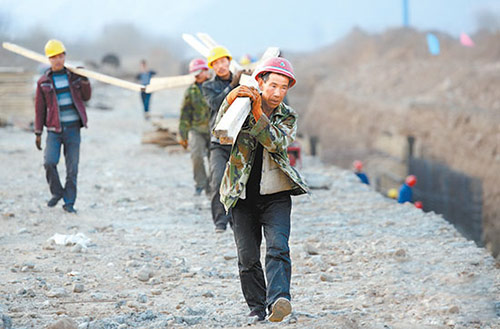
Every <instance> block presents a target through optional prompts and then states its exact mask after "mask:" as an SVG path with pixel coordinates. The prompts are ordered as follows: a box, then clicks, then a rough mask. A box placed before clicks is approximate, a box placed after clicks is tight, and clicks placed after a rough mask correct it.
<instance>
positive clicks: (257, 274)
mask: <svg viewBox="0 0 500 329" xmlns="http://www.w3.org/2000/svg"><path fill="white" fill-rule="evenodd" d="M257 70H258V71H257V73H256V76H255V77H256V79H257V81H258V83H259V88H260V89H261V90H262V95H261V94H260V93H259V92H258V91H257V89H255V88H249V87H246V86H240V87H238V88H236V89H234V90H232V91H231V92H230V93H229V94H228V96H227V97H226V100H225V101H224V103H223V104H222V106H221V108H220V110H219V113H218V115H217V120H216V122H219V121H220V119H221V118H222V117H223V115H224V113H225V112H226V111H227V110H228V109H229V106H230V105H231V104H232V103H233V101H234V100H235V99H236V98H237V97H249V98H250V99H251V100H252V112H251V114H250V115H249V116H248V118H247V119H246V121H245V123H244V124H243V127H242V129H241V131H240V132H239V135H238V137H237V139H236V142H235V143H234V145H233V147H232V149H231V156H230V160H229V164H228V166H227V167H226V170H225V172H224V177H223V179H222V184H221V188H220V193H221V201H222V203H223V204H224V207H225V209H226V210H228V211H229V209H232V219H233V231H234V238H235V241H236V247H237V250H238V267H239V273H240V281H241V288H242V290H243V295H244V297H245V300H246V302H247V304H248V306H249V308H250V310H251V312H250V317H252V318H253V320H256V321H262V320H264V319H265V318H266V311H269V313H270V315H269V321H271V322H279V321H282V320H283V318H284V317H285V316H287V315H288V314H290V313H291V311H292V306H291V304H290V298H291V296H290V280H291V270H292V264H291V259H290V249H289V246H288V238H289V235H290V213H291V206H292V203H291V198H290V196H291V195H299V194H303V193H307V191H308V187H307V186H306V184H305V182H304V180H303V179H302V178H301V176H300V174H299V173H298V172H297V171H296V169H295V168H294V167H292V166H291V165H290V162H289V159H288V156H287V147H288V146H289V145H290V144H291V143H292V142H293V140H294V139H295V134H296V131H297V115H296V113H295V111H294V110H293V109H292V108H291V107H289V106H288V105H286V104H285V103H283V99H284V97H285V95H286V94H287V92H288V89H289V88H290V87H292V86H293V85H294V84H295V81H296V80H295V75H294V73H293V68H292V66H291V64H290V62H288V61H287V60H286V59H284V58H271V59H269V60H267V61H265V62H264V63H263V65H262V66H261V67H260V68H258V69H257ZM262 233H264V237H265V239H266V264H265V271H266V277H265V279H264V272H263V270H262V265H261V263H260V245H261V241H262ZM266 282H267V286H266Z"/></svg>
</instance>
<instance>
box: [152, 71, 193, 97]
mask: <svg viewBox="0 0 500 329" xmlns="http://www.w3.org/2000/svg"><path fill="white" fill-rule="evenodd" d="M193 82H194V76H193V75H192V74H186V75H178V76H174V77H165V78H152V79H151V82H150V83H149V85H147V86H146V92H147V93H152V92H155V91H158V90H162V89H167V88H177V87H184V86H188V85H190V84H192V83H193Z"/></svg>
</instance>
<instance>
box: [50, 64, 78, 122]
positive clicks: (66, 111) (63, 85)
mask: <svg viewBox="0 0 500 329" xmlns="http://www.w3.org/2000/svg"><path fill="white" fill-rule="evenodd" d="M52 80H53V81H54V87H55V88H56V95H57V104H58V105H59V119H60V120H61V123H70V122H75V121H79V120H80V116H79V115H78V112H77V111H76V107H75V104H73V97H72V96H71V92H70V90H69V81H68V74H67V73H66V71H65V70H61V71H55V72H52Z"/></svg>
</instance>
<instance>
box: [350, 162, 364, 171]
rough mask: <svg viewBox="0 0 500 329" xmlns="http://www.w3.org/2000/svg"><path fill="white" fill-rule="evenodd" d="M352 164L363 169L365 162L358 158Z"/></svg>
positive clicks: (357, 168) (358, 168)
mask: <svg viewBox="0 0 500 329" xmlns="http://www.w3.org/2000/svg"><path fill="white" fill-rule="evenodd" d="M352 165H353V166H354V168H355V169H356V170H361V169H363V162H361V161H359V160H356V161H354V162H353V163H352Z"/></svg>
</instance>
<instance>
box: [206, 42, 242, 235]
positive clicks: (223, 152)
mask: <svg viewBox="0 0 500 329" xmlns="http://www.w3.org/2000/svg"><path fill="white" fill-rule="evenodd" d="M207 60H208V67H210V68H212V69H213V70H214V72H215V76H214V77H213V79H211V80H209V81H206V82H205V83H203V86H202V90H203V95H204V96H205V99H206V100H207V103H208V105H209V106H210V131H212V130H213V129H214V128H215V118H216V116H217V111H218V110H219V107H220V106H221V104H222V102H223V101H224V98H225V97H226V96H227V94H229V92H230V91H231V90H233V89H234V88H235V87H237V86H238V85H239V83H240V77H241V74H242V72H243V71H238V72H236V73H235V74H232V73H231V71H230V70H229V64H230V63H231V60H232V56H231V54H230V53H229V51H228V50H227V49H226V48H224V47H222V46H217V47H214V48H213V49H212V50H211V51H210V54H209V56H208V59H207ZM230 153H231V145H222V144H220V141H219V140H218V139H217V138H215V136H213V135H212V136H211V143H210V190H211V193H212V198H211V199H212V200H211V202H212V204H211V206H212V219H213V221H214V224H215V232H216V233H222V232H224V231H225V230H226V228H227V224H228V223H229V222H230V219H231V217H230V215H229V214H226V211H225V210H224V206H223V205H222V203H221V202H220V193H219V188H220V183H221V180H222V176H223V175H224V169H225V168H226V163H227V160H229V155H230Z"/></svg>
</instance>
